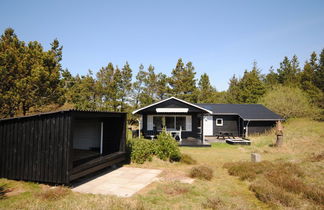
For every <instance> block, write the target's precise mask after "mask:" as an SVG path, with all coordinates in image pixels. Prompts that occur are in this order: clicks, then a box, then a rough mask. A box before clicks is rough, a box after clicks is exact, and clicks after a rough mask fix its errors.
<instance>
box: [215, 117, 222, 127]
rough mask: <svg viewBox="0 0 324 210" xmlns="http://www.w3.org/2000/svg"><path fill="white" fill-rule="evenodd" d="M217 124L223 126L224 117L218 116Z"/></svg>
mask: <svg viewBox="0 0 324 210" xmlns="http://www.w3.org/2000/svg"><path fill="white" fill-rule="evenodd" d="M216 126H223V118H216Z"/></svg>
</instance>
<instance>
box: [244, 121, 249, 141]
mask: <svg viewBox="0 0 324 210" xmlns="http://www.w3.org/2000/svg"><path fill="white" fill-rule="evenodd" d="M249 123H250V120H248V121H247V124H246V127H245V137H246V138H247V137H248V136H249Z"/></svg>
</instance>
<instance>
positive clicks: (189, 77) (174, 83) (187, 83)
mask: <svg viewBox="0 0 324 210" xmlns="http://www.w3.org/2000/svg"><path fill="white" fill-rule="evenodd" d="M194 70H195V68H194V66H193V65H192V63H191V62H188V63H187V64H186V65H184V63H183V62H182V59H181V58H179V60H178V62H177V65H176V67H175V68H174V69H173V70H172V73H171V74H172V76H171V78H170V82H169V83H170V86H171V91H172V94H173V95H174V96H175V97H178V98H180V99H183V100H186V101H190V102H196V101H197V98H196V95H195V91H196V88H197V87H196V79H195V74H196V72H195V71H194Z"/></svg>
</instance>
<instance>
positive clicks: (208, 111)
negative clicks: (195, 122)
mask: <svg viewBox="0 0 324 210" xmlns="http://www.w3.org/2000/svg"><path fill="white" fill-rule="evenodd" d="M171 99H175V100H177V101H180V102H182V103H185V104H188V105H190V106H193V107H195V108H198V109H200V110H203V111H205V112H207V113H209V114H212V113H213V112H212V111H210V110H208V109H205V108H203V107H200V106H197V105H195V104H192V103H189V102H187V101H184V100H181V99H179V98H176V97H174V96H172V97H170V98H166V99H164V100H162V101H158V102H155V103H153V104H150V105H148V106H145V107H142V108H140V109H137V110H135V111H133V112H132V114H136V113H138V112H139V111H142V110H144V109H147V108H150V107H152V106H155V105H157V104H160V103H163V102H165V101H168V100H171Z"/></svg>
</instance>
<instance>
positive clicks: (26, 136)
mask: <svg viewBox="0 0 324 210" xmlns="http://www.w3.org/2000/svg"><path fill="white" fill-rule="evenodd" d="M69 121H70V114H69V113H63V112H62V113H56V114H52V115H39V116H32V117H26V118H14V119H10V120H3V121H0V177H5V178H8V179H18V180H20V179H21V180H29V181H37V182H49V183H68V177H67V175H68V172H67V168H68V166H67V165H68V162H67V161H66V160H67V159H68V156H69V155H68V152H69V151H68V150H69V147H68V145H69V143H68V142H69V141H70V130H69V129H70V127H69Z"/></svg>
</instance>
